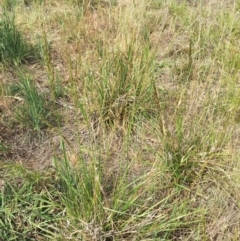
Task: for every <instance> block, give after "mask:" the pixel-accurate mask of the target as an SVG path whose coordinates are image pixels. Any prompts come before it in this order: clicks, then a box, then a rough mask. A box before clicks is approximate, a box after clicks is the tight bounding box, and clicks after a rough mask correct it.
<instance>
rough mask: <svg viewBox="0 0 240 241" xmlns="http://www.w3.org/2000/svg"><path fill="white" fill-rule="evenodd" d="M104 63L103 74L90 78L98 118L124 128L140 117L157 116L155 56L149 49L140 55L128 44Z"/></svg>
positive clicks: (88, 76) (145, 49) (145, 48)
mask: <svg viewBox="0 0 240 241" xmlns="http://www.w3.org/2000/svg"><path fill="white" fill-rule="evenodd" d="M110 56H111V57H110V58H109V59H106V60H105V61H103V63H102V64H101V68H100V74H99V75H95V74H92V73H91V71H90V73H89V74H88V75H87V79H88V82H87V85H88V89H89V90H90V91H92V93H91V94H92V95H94V92H95V91H96V90H97V93H96V94H97V103H94V105H95V106H98V107H99V108H98V110H97V112H98V115H99V116H100V118H101V119H102V121H103V123H105V124H113V123H115V124H119V125H125V124H129V123H132V121H134V120H136V119H137V117H138V116H139V115H146V116H148V115H151V114H154V108H153V106H154V103H155V101H154V91H153V90H154V83H153V81H152V80H153V76H154V56H153V55H152V53H151V51H150V49H149V46H148V45H146V46H145V47H144V48H143V49H141V50H140V51H139V50H137V49H136V48H135V46H134V43H131V44H129V46H128V49H127V51H126V52H122V51H120V50H119V51H116V52H114V51H113V52H112V53H111V54H110Z"/></svg>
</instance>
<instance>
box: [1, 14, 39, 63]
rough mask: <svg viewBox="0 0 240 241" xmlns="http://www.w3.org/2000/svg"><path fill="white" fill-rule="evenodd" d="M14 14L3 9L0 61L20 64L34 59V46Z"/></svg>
mask: <svg viewBox="0 0 240 241" xmlns="http://www.w3.org/2000/svg"><path fill="white" fill-rule="evenodd" d="M14 19H15V17H14V14H10V13H7V12H6V11H3V13H2V14H1V20H0V62H4V63H6V64H19V63H21V62H23V61H29V60H31V59H34V58H35V57H36V56H35V53H34V50H33V47H32V46H31V45H30V44H29V43H27V42H26V40H25V38H24V36H23V34H22V33H21V32H20V31H19V30H18V28H17V26H16V25H15V21H14Z"/></svg>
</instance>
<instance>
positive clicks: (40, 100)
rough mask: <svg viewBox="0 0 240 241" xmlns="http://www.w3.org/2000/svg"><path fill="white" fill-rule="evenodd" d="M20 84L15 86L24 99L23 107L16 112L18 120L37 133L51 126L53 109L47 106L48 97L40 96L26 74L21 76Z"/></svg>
mask: <svg viewBox="0 0 240 241" xmlns="http://www.w3.org/2000/svg"><path fill="white" fill-rule="evenodd" d="M19 78H20V80H19V83H18V84H17V85H16V86H15V91H16V92H18V94H19V95H20V96H21V97H22V98H23V100H24V103H23V106H21V107H19V109H18V110H17V112H16V117H17V119H18V120H19V121H20V122H21V123H22V124H24V125H25V126H29V127H31V128H33V129H34V130H36V131H40V130H41V129H42V128H44V127H46V126H47V125H48V124H49V120H50V117H51V115H52V114H53V113H52V112H51V109H50V108H49V102H48V104H47V100H46V96H44V95H43V94H40V93H39V92H38V90H37V88H36V86H35V85H34V82H33V80H32V79H31V78H30V77H29V76H27V75H24V74H20V76H19Z"/></svg>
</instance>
